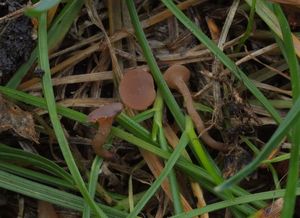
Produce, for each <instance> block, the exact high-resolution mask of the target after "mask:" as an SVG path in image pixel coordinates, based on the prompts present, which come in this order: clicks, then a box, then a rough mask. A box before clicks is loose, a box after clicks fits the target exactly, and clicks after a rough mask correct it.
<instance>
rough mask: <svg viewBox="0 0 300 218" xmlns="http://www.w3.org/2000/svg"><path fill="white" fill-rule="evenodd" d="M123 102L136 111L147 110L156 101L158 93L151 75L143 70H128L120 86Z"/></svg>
mask: <svg viewBox="0 0 300 218" xmlns="http://www.w3.org/2000/svg"><path fill="white" fill-rule="evenodd" d="M119 93H120V97H121V99H122V102H123V103H124V104H125V105H126V106H127V107H129V108H131V109H134V110H145V109H147V108H148V107H149V106H150V105H151V104H152V103H153V101H154V99H155V96H156V93H155V88H154V82H153V78H152V76H151V74H149V73H147V72H146V71H144V70H142V69H134V70H128V71H127V72H126V73H125V74H124V77H123V79H122V80H121V82H120V85H119Z"/></svg>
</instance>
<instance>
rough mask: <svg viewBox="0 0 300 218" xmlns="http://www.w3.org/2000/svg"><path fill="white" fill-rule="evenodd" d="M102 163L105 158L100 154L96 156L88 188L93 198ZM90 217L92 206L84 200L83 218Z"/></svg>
mask: <svg viewBox="0 0 300 218" xmlns="http://www.w3.org/2000/svg"><path fill="white" fill-rule="evenodd" d="M102 163H103V159H102V158H100V157H99V156H96V157H95V159H94V161H93V164H92V167H91V172H90V177H89V184H88V190H89V194H90V196H91V197H92V198H94V196H95V193H96V186H97V182H98V176H99V172H100V168H101V165H102ZM90 217H91V208H90V207H89V205H88V204H87V203H86V202H84V208H83V213H82V218H90Z"/></svg>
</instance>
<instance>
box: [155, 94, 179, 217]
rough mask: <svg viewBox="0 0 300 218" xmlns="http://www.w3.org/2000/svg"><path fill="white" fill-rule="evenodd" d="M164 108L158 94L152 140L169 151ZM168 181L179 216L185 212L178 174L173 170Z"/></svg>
mask: <svg viewBox="0 0 300 218" xmlns="http://www.w3.org/2000/svg"><path fill="white" fill-rule="evenodd" d="M163 107H164V104H163V99H162V97H161V95H160V92H157V96H156V100H155V102H154V106H153V108H154V109H155V114H154V117H153V127H152V128H153V130H152V138H154V140H153V141H156V138H158V141H159V144H160V147H161V148H162V149H163V150H165V151H168V144H167V140H166V137H165V135H164V132H163V126H162V118H163ZM165 164H166V162H165ZM168 179H169V183H170V189H171V193H172V198H173V206H174V212H175V214H178V213H181V212H183V208H182V204H181V200H180V192H179V187H178V183H177V179H176V173H175V171H174V170H173V169H172V170H171V171H170V173H169V176H168Z"/></svg>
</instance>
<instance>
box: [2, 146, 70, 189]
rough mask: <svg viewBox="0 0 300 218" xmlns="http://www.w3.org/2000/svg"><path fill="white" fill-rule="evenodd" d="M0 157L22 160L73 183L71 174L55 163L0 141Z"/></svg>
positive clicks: (9, 159)
mask: <svg viewBox="0 0 300 218" xmlns="http://www.w3.org/2000/svg"><path fill="white" fill-rule="evenodd" d="M0 157H1V160H8V161H11V160H14V161H22V162H23V163H26V164H31V165H33V166H34V167H35V168H38V169H42V170H44V171H46V172H48V173H51V174H53V175H55V176H57V177H60V178H62V179H63V180H65V181H67V182H68V183H69V184H71V185H73V184H74V181H73V178H72V176H71V175H70V174H69V173H67V172H66V171H65V170H64V169H63V168H61V167H60V166H58V165H57V164H56V163H54V162H52V161H50V160H48V159H47V158H44V157H42V156H39V155H37V154H32V153H29V152H26V151H22V150H20V149H16V148H11V147H9V146H6V145H4V144H1V143H0Z"/></svg>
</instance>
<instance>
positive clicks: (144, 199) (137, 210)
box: [127, 120, 193, 218]
mask: <svg viewBox="0 0 300 218" xmlns="http://www.w3.org/2000/svg"><path fill="white" fill-rule="evenodd" d="M191 122H192V121H191V120H189V121H187V122H186V124H187V129H188V128H193V125H192V123H191ZM188 142H189V138H188V136H187V134H186V132H183V133H182V136H181V138H180V140H179V143H178V145H177V146H176V148H175V150H174V151H173V153H172V155H171V156H170V158H169V159H168V161H167V162H166V165H165V167H164V169H163V170H162V172H161V174H160V175H159V177H158V178H157V179H156V180H155V182H154V183H153V184H152V185H151V186H150V188H149V189H148V190H147V191H146V193H145V194H144V195H143V197H142V198H141V200H140V201H139V202H138V203H137V205H136V206H135V208H134V210H133V211H132V212H131V213H130V214H129V215H128V216H127V218H135V217H136V216H137V215H138V214H139V213H140V211H141V210H142V209H143V208H144V206H145V205H146V203H147V202H148V201H149V200H150V198H151V197H152V196H153V195H154V194H155V192H156V191H157V189H158V188H159V187H160V185H161V183H162V182H163V181H164V179H165V178H166V177H167V176H168V174H169V173H170V172H171V170H172V168H173V167H174V165H175V163H176V161H177V160H178V158H179V157H180V155H181V152H182V151H183V150H184V148H185V146H186V145H187V144H188Z"/></svg>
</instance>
